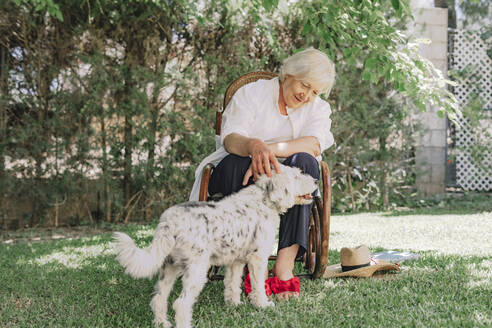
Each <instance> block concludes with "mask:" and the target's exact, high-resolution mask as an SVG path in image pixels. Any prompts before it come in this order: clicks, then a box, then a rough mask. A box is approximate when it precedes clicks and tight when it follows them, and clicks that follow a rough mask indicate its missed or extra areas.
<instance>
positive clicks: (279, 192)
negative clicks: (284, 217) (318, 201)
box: [256, 165, 318, 213]
mask: <svg viewBox="0 0 492 328" xmlns="http://www.w3.org/2000/svg"><path fill="white" fill-rule="evenodd" d="M280 169H281V172H280V173H275V172H274V173H273V175H272V177H271V178H269V177H267V176H266V175H262V176H260V177H259V179H258V181H256V185H257V186H258V187H260V188H261V189H263V191H264V192H265V197H266V199H267V200H269V201H270V202H271V203H272V205H273V206H274V207H275V208H276V209H277V210H278V212H279V213H284V212H285V211H287V210H288V209H289V208H291V207H292V206H294V205H305V204H310V203H311V202H312V201H313V199H312V196H311V194H312V193H313V192H314V191H315V190H316V188H317V187H318V186H317V184H316V180H315V179H314V178H313V177H311V176H310V175H308V174H303V173H302V172H301V170H300V169H298V168H297V167H289V166H285V165H281V166H280Z"/></svg>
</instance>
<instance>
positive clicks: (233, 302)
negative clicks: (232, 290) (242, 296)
mask: <svg viewBox="0 0 492 328" xmlns="http://www.w3.org/2000/svg"><path fill="white" fill-rule="evenodd" d="M226 303H227V304H229V305H233V306H238V305H241V304H243V302H241V300H232V299H228V300H226Z"/></svg>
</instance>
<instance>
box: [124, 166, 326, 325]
mask: <svg viewBox="0 0 492 328" xmlns="http://www.w3.org/2000/svg"><path fill="white" fill-rule="evenodd" d="M281 167H282V168H281V170H282V172H281V173H278V174H276V173H274V174H273V176H272V177H271V178H268V177H266V176H265V175H263V176H261V177H260V178H259V179H258V181H257V182H256V183H255V184H253V185H251V186H249V187H247V188H244V189H242V190H240V191H239V192H237V193H235V194H232V195H230V196H228V197H226V198H224V199H222V200H220V201H217V202H187V203H183V204H180V205H176V206H173V207H171V208H169V209H167V210H166V211H165V212H164V213H163V214H162V215H161V218H160V222H159V224H158V226H157V228H156V231H155V234H154V238H153V240H152V244H151V245H150V246H149V247H147V248H145V249H139V248H137V247H136V245H135V243H134V242H133V240H132V239H131V238H130V237H129V236H127V235H126V234H124V233H120V232H116V233H115V234H114V239H115V250H116V253H117V260H118V261H119V262H120V263H121V265H123V266H124V267H125V268H126V273H128V274H129V275H131V276H132V277H134V278H150V277H152V276H154V275H155V274H157V273H158V274H159V281H158V282H157V285H156V294H155V296H154V297H153V299H152V301H151V307H152V311H153V312H154V317H155V319H154V322H155V325H156V327H159V326H160V325H163V326H164V327H170V323H169V321H168V320H167V299H168V297H169V294H170V292H171V290H172V288H173V285H174V282H175V280H176V279H177V278H178V277H179V276H182V282H183V289H182V292H181V295H180V296H179V298H178V299H177V300H176V301H175V302H174V304H173V308H174V310H175V312H176V318H175V321H176V327H178V328H183V327H191V320H192V309H193V304H194V302H195V301H196V298H197V297H198V295H199V293H200V291H201V290H202V288H203V286H204V285H205V282H206V281H207V272H208V270H209V268H210V266H212V265H216V266H225V267H226V273H225V278H224V286H225V290H224V298H225V301H226V302H228V303H230V304H234V305H236V304H240V303H241V300H240V295H241V289H240V287H241V276H242V272H243V268H244V265H245V264H248V268H249V271H250V275H251V285H252V290H253V291H252V292H251V293H250V295H249V297H250V300H251V302H252V303H253V304H254V305H255V306H257V307H267V306H273V305H274V304H273V302H270V301H269V300H268V299H267V297H266V295H265V286H264V274H265V272H266V269H267V262H268V256H269V254H270V252H271V250H272V248H273V244H274V240H275V232H276V229H277V227H278V225H279V220H280V219H279V214H281V213H284V212H285V211H287V210H288V209H289V208H290V207H292V206H294V205H296V204H309V203H310V202H311V201H312V200H311V199H306V198H304V197H303V196H305V195H311V194H312V193H313V192H314V191H315V190H316V187H317V185H316V182H315V180H314V179H313V178H312V177H311V176H309V175H306V174H302V173H301V171H300V170H299V169H298V168H293V167H287V166H283V165H282V166H281Z"/></svg>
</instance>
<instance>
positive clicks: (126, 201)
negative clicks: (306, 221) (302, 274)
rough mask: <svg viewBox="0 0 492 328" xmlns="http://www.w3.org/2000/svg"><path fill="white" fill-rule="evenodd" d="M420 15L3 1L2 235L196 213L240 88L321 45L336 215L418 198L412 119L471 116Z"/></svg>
mask: <svg viewBox="0 0 492 328" xmlns="http://www.w3.org/2000/svg"><path fill="white" fill-rule="evenodd" d="M409 15H410V13H409V9H408V5H407V4H406V2H405V1H404V0H392V1H386V0H376V1H369V0H358V1H352V0H341V1H319V0H314V1H309V2H308V1H299V2H296V3H291V2H287V1H278V0H261V1H260V0H254V1H251V2H241V1H230V0H220V1H203V2H200V3H196V2H195V1H189V0H170V1H169V0H162V1H144V0H133V1H126V0H125V1H123V0H97V1H92V0H88V1H84V2H74V1H69V0H57V1H54V0H32V1H30V0H12V1H6V2H2V3H1V4H0V59H1V61H0V63H1V65H0V68H1V71H0V105H1V115H0V125H1V129H0V131H1V134H0V184H1V188H0V189H1V194H0V201H1V204H0V205H1V206H0V220H3V223H2V221H0V226H2V225H3V226H4V227H5V226H7V223H6V222H7V218H9V217H12V216H19V217H21V219H20V221H19V222H17V226H21V225H22V226H23V225H29V226H36V225H40V224H42V225H58V224H62V223H77V222H79V221H80V220H81V219H83V220H105V221H109V222H117V221H125V222H128V221H129V220H132V219H135V218H138V219H149V218H154V217H155V216H156V215H158V214H159V213H160V212H162V210H163V209H164V208H166V207H168V206H169V205H170V204H173V203H176V202H181V201H184V200H186V199H187V196H188V193H189V191H190V188H191V185H192V181H193V179H194V176H193V173H194V169H195V167H196V165H197V164H198V163H199V162H200V160H201V159H202V158H203V157H204V156H205V155H206V154H208V153H210V152H211V151H212V150H213V148H214V138H213V135H214V128H213V126H214V123H215V110H217V109H220V106H221V102H222V95H223V93H224V91H225V89H226V87H227V85H228V84H229V83H230V82H231V81H232V80H233V79H235V78H236V77H238V76H239V75H241V74H243V73H246V72H249V71H254V70H268V71H277V69H278V67H279V64H280V63H281V61H282V59H283V58H285V57H286V56H288V55H289V54H291V53H292V52H293V51H295V50H296V49H300V48H305V47H308V46H314V47H316V48H319V49H321V50H323V51H325V52H326V53H327V54H328V55H329V56H330V57H331V58H332V59H333V60H334V61H335V63H336V65H337V71H338V72H339V73H338V82H337V85H336V88H335V89H334V90H333V92H332V94H331V97H330V99H329V101H330V102H331V103H332V108H333V117H332V119H333V122H334V123H333V131H334V134H335V137H336V141H337V146H336V147H333V148H332V149H330V150H329V151H327V152H326V153H325V154H324V155H325V158H327V160H328V161H329V162H330V164H331V166H332V169H333V175H334V177H335V189H334V190H335V199H336V201H335V202H334V204H340V205H338V206H339V208H338V209H339V210H346V209H356V208H370V207H381V206H388V204H389V198H391V197H392V195H394V194H395V193H394V192H393V190H395V191H396V192H399V191H398V190H399V189H398V187H399V186H402V185H403V186H408V185H411V183H412V180H411V179H412V178H411V176H412V174H411V171H409V168H410V167H411V166H410V165H408V163H410V162H411V157H412V155H411V149H410V148H409V146H408V145H410V143H409V142H408V141H409V140H410V139H411V133H410V132H412V131H411V129H412V128H413V126H412V124H411V121H410V119H409V112H410V111H409V108H410V107H411V106H417V107H419V108H423V107H424V101H425V102H428V103H431V104H436V105H438V106H440V108H441V111H442V113H447V114H448V115H449V116H450V117H451V118H453V117H454V115H456V113H457V112H458V111H457V107H456V101H455V99H454V97H453V96H452V95H451V94H450V93H449V92H448V91H447V90H446V88H444V87H443V86H444V85H445V84H446V83H447V81H445V80H443V79H442V77H441V75H440V73H439V72H438V71H437V70H435V69H434V68H433V66H432V65H431V64H430V63H429V62H428V61H426V60H424V59H422V58H420V57H419V56H418V55H417V53H416V49H417V48H416V45H415V44H414V43H412V42H407V40H406V39H405V37H404V35H403V34H402V33H401V32H400V31H399V30H398V29H397V28H396V27H395V26H396V25H395V24H394V22H395V21H397V22H401V21H402V20H404V19H406V18H408V16H409ZM390 18H391V19H390ZM390 21H391V22H392V23H391V24H390ZM390 95H394V96H390ZM409 129H410V130H409ZM354 178H355V180H354ZM390 190H391V191H392V193H390V192H389V191H390ZM15 203H22V204H26V206H23V207H22V206H21V207H22V208H20V207H19V206H14V205H15ZM344 204H345V205H344Z"/></svg>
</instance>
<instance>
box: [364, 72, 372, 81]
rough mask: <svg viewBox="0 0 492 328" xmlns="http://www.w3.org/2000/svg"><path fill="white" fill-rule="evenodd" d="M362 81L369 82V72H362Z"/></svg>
mask: <svg viewBox="0 0 492 328" xmlns="http://www.w3.org/2000/svg"><path fill="white" fill-rule="evenodd" d="M362 79H363V80H364V81H371V72H369V71H364V72H363V73H362Z"/></svg>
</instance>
